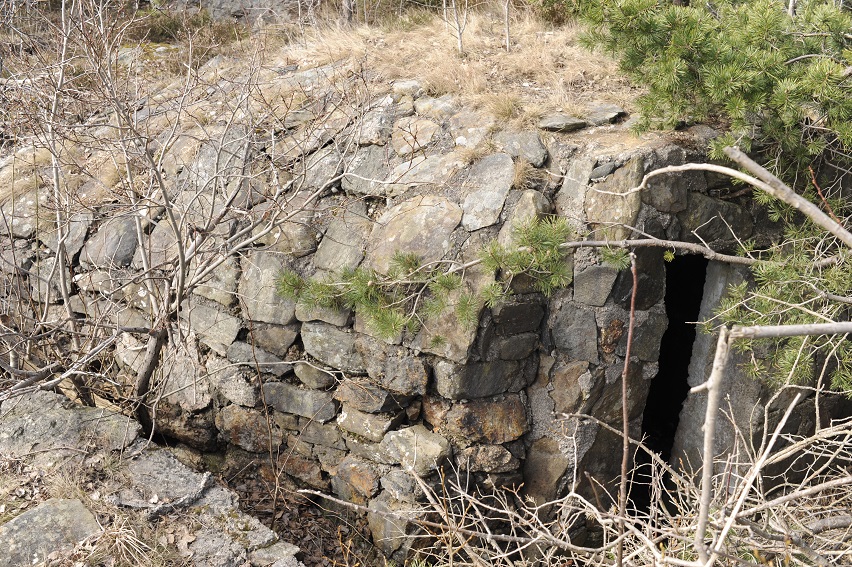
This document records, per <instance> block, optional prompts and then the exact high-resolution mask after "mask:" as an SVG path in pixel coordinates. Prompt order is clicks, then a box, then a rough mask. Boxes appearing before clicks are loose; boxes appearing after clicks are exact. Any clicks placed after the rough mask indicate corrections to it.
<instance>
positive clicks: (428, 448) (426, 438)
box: [381, 424, 452, 476]
mask: <svg viewBox="0 0 852 567" xmlns="http://www.w3.org/2000/svg"><path fill="white" fill-rule="evenodd" d="M381 445H382V447H383V448H384V450H385V452H386V454H387V455H388V456H389V457H390V458H391V460H392V461H393V462H394V463H397V464H401V465H402V467H403V468H404V469H406V468H411V469H412V470H413V471H414V472H415V473H417V474H418V475H420V476H425V475H427V474H429V473H430V472H432V471H434V470H437V468H438V466H440V464H441V463H442V462H443V461H444V460H445V459H448V458H449V457H450V456H451V455H452V448H451V447H450V442H449V441H447V439H446V438H445V437H443V436H441V435H439V434H437V433H434V432H432V431H429V430H428V429H426V428H425V427H424V426H423V425H419V424H418V425H412V426H411V427H407V428H405V429H401V430H399V431H391V432H389V433H388V434H387V435H385V438H384V439H383V440H382V443H381Z"/></svg>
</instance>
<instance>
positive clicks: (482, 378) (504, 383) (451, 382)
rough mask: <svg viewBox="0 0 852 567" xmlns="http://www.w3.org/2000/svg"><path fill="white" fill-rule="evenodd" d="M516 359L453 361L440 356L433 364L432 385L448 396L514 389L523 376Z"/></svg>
mask: <svg viewBox="0 0 852 567" xmlns="http://www.w3.org/2000/svg"><path fill="white" fill-rule="evenodd" d="M519 370H520V364H519V363H518V362H517V361H505V360H495V361H492V362H475V363H468V364H453V363H452V362H449V361H447V360H441V361H439V362H437V363H436V364H435V367H434V371H435V387H436V389H437V391H438V393H439V394H441V395H442V396H443V397H445V398H448V399H452V400H462V399H470V398H483V397H486V396H494V395H497V394H503V393H505V392H510V391H512V392H517V391H519V390H520V389H522V388H523V387H524V386H526V380H525V378H524V376H523V374H522V373H521V372H519Z"/></svg>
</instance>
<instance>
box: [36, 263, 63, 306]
mask: <svg viewBox="0 0 852 567" xmlns="http://www.w3.org/2000/svg"><path fill="white" fill-rule="evenodd" d="M60 270H62V271H63V272H65V281H66V282H68V284H69V288H70V282H71V274H70V273H69V271H68V267H67V266H56V258H40V259H37V260H36V262H35V264H34V265H33V266H32V267H31V268H30V277H29V281H30V291H31V292H32V299H33V300H34V301H38V302H39V303H59V302H61V301H62V292H61V291H60V289H61V285H60V284H61V279H60Z"/></svg>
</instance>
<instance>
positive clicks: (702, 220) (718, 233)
mask: <svg viewBox="0 0 852 567" xmlns="http://www.w3.org/2000/svg"><path fill="white" fill-rule="evenodd" d="M677 218H678V220H680V222H681V226H682V227H681V232H680V238H681V239H682V240H685V241H687V242H699V241H700V240H699V237H700V239H701V240H703V241H704V242H707V243H708V244H712V243H713V241H715V240H733V239H734V238H738V239H746V238H748V237H749V236H751V234H752V232H753V231H754V224H753V220H752V218H751V215H750V214H749V213H748V212H747V211H745V210H743V209H742V208H740V207H739V206H737V205H735V204H734V203H730V202H728V201H721V200H719V199H714V198H712V197H708V196H706V195H701V194H700V193H690V194H689V198H688V205H687V208H686V210H685V211H682V212H681V213H678V215H677ZM723 219H724V220H723ZM726 223H727V225H726ZM729 226H730V229H729V228H728V227H729ZM731 230H733V234H732V233H731ZM695 233H697V234H698V236H696V235H695ZM735 235H736V236H735Z"/></svg>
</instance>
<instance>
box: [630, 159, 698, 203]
mask: <svg viewBox="0 0 852 567" xmlns="http://www.w3.org/2000/svg"><path fill="white" fill-rule="evenodd" d="M656 157H657V162H656V163H655V164H654V166H653V167H654V169H658V168H660V167H665V166H667V165H680V164H682V163H684V162H685V161H686V159H687V157H686V152H684V151H683V148H679V147H672V146H665V147H663V148H660V149H658V150H657V151H656ZM706 189H707V180H706V178H705V176H704V172H701V171H682V172H680V173H679V174H678V175H663V176H660V177H656V178H654V179H650V180H649V181H648V185H647V186H646V187H645V189H644V190H643V191H642V202H643V203H645V204H647V205H650V206H652V207H654V208H655V209H657V210H658V211H660V212H663V213H679V212H681V211H683V210H685V209H686V207H687V206H688V204H689V202H688V198H689V194H690V193H704V192H705V191H706Z"/></svg>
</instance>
